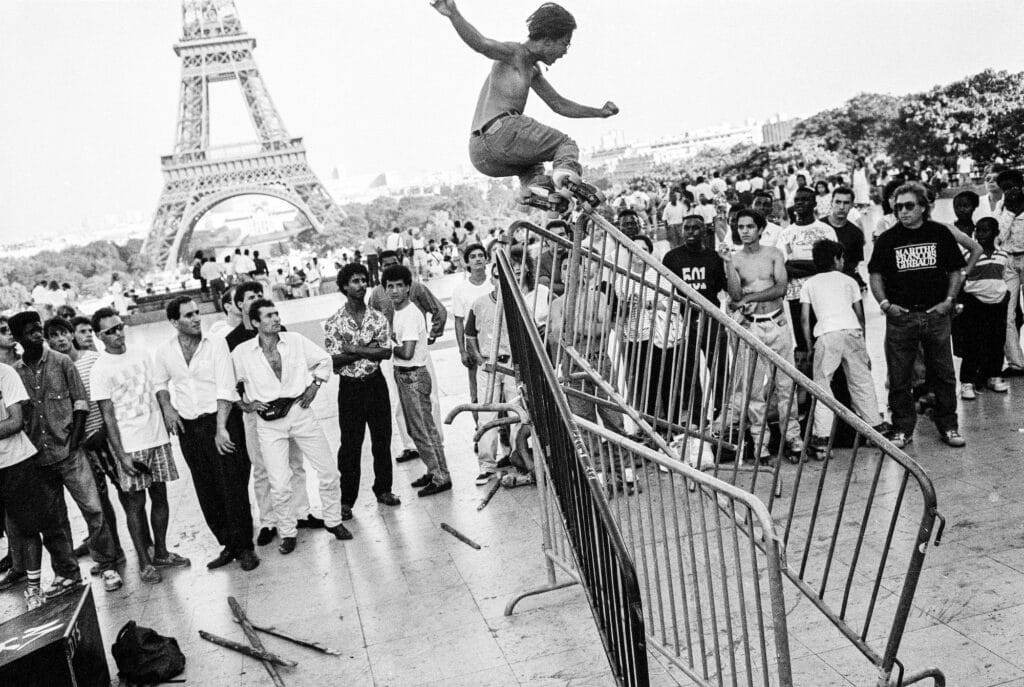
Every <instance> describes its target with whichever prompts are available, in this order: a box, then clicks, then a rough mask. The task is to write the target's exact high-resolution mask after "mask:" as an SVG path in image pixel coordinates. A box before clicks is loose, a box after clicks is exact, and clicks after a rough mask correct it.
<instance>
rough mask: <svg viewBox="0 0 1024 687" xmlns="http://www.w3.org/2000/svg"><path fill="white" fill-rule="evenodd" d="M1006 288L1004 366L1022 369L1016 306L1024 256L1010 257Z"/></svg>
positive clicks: (1023, 269) (1023, 266)
mask: <svg viewBox="0 0 1024 687" xmlns="http://www.w3.org/2000/svg"><path fill="white" fill-rule="evenodd" d="M1006 267H1007V270H1006V274H1007V275H1009V276H1007V278H1006V287H1007V288H1008V289H1009V291H1010V305H1009V306H1008V307H1007V309H1006V343H1005V344H1004V346H1003V354H1004V355H1005V356H1006V364H1007V365H1011V366H1013V367H1024V352H1022V351H1021V348H1020V330H1019V329H1017V304H1018V303H1019V302H1020V286H1021V283H1022V282H1024V255H1011V256H1010V262H1009V264H1008V265H1007V266H1006Z"/></svg>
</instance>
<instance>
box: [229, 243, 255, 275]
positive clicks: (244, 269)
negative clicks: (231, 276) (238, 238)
mask: <svg viewBox="0 0 1024 687" xmlns="http://www.w3.org/2000/svg"><path fill="white" fill-rule="evenodd" d="M231 264H232V265H233V266H234V268H235V281H249V280H250V279H252V273H253V272H255V271H256V263H255V262H253V261H252V258H250V257H249V251H248V250H246V251H245V253H244V254H243V253H242V249H241V248H236V249H235V257H234V258H233V259H232V262H231Z"/></svg>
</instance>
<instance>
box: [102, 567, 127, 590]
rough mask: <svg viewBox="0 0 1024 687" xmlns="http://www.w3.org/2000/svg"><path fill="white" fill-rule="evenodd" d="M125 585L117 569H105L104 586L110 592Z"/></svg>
mask: <svg viewBox="0 0 1024 687" xmlns="http://www.w3.org/2000/svg"><path fill="white" fill-rule="evenodd" d="M123 585H124V581H123V580H121V576H120V575H118V574H117V571H116V570H104V571H103V588H104V589H106V590H107V591H108V592H116V591H117V590H118V589H120V588H121V587H122V586H123Z"/></svg>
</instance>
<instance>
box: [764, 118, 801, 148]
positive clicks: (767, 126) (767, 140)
mask: <svg viewBox="0 0 1024 687" xmlns="http://www.w3.org/2000/svg"><path fill="white" fill-rule="evenodd" d="M799 121H800V119H799V118H796V117H794V118H792V119H785V120H782V119H778V118H776V120H775V121H770V122H765V123H764V125H763V126H762V127H761V138H762V139H763V141H764V145H766V146H777V145H782V144H783V143H785V142H786V141H788V140H789V139H790V137H791V136H792V135H793V127H795V126H796V124H797V122H799Z"/></svg>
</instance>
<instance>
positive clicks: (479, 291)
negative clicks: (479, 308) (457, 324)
mask: <svg viewBox="0 0 1024 687" xmlns="http://www.w3.org/2000/svg"><path fill="white" fill-rule="evenodd" d="M493 290H494V286H492V285H491V280H490V279H484V281H483V283H482V284H479V285H477V284H474V283H473V282H471V281H470V280H469V275H466V278H465V279H463V280H462V283H460V284H459V285H458V286H457V287H456V288H455V290H454V291H453V292H452V315H453V316H454V317H461V318H463V319H465V318H466V317H468V316H469V310H470V308H472V307H473V303H475V302H476V299H477V298H480V296H486V295H487V294H489V293H490V292H491V291H493Z"/></svg>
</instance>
